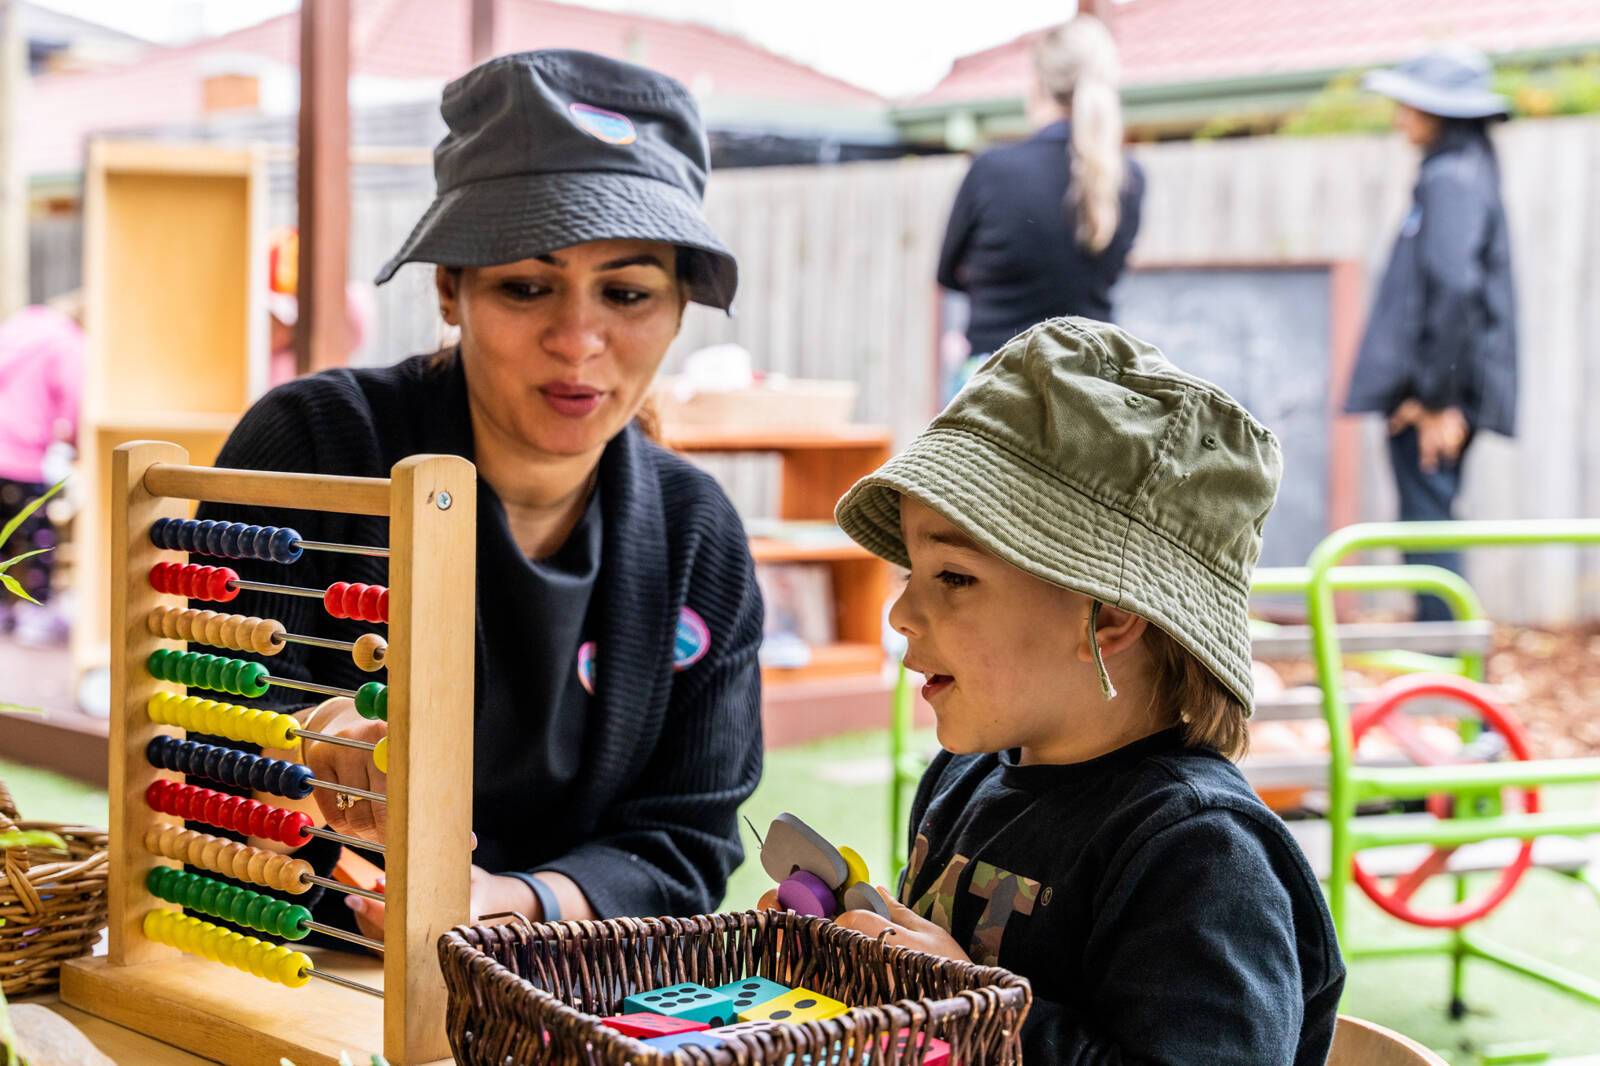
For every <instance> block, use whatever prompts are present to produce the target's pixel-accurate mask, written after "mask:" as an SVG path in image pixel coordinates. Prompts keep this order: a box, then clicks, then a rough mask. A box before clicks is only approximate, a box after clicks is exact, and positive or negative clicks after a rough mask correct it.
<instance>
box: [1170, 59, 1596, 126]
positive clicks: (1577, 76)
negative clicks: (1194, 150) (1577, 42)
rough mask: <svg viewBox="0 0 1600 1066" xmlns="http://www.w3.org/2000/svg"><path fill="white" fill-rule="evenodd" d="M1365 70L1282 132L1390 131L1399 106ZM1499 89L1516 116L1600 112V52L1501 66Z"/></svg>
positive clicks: (1332, 86) (1333, 87)
mask: <svg viewBox="0 0 1600 1066" xmlns="http://www.w3.org/2000/svg"><path fill="white" fill-rule="evenodd" d="M1363 73H1364V72H1363V71H1350V72H1347V73H1344V74H1341V75H1339V76H1338V77H1336V78H1334V79H1333V80H1332V81H1330V82H1329V83H1328V84H1327V86H1326V87H1325V88H1324V89H1323V90H1322V91H1321V92H1319V93H1318V94H1317V95H1316V96H1313V97H1312V98H1311V99H1310V100H1308V101H1307V102H1306V105H1305V106H1304V107H1302V108H1300V109H1299V110H1297V111H1294V112H1291V113H1290V115H1289V117H1288V118H1287V119H1285V120H1284V123H1283V125H1282V126H1280V127H1279V129H1278V132H1279V133H1281V134H1283V135H1285V136H1288V137H1316V136H1324V135H1329V134H1345V133H1381V132H1383V131H1384V130H1387V129H1388V128H1389V125H1390V122H1391V120H1392V118H1393V115H1394V104H1393V103H1392V102H1390V101H1389V100H1387V99H1385V98H1384V97H1381V96H1379V95H1377V94H1376V93H1371V92H1367V91H1365V90H1363V89H1362V88H1361V75H1362V74H1363ZM1494 91H1495V92H1497V93H1500V94H1501V95H1502V96H1504V97H1506V98H1507V99H1508V100H1510V101H1511V117H1512V118H1545V117H1548V116H1552V115H1589V114H1594V113H1596V112H1600V53H1597V54H1595V55H1588V56H1584V57H1583V58H1581V59H1573V60H1567V61H1564V62H1561V63H1553V64H1551V65H1549V66H1542V67H1529V66H1523V65H1507V66H1502V67H1497V68H1496V69H1495V72H1494ZM1227 121H1228V120H1227V119H1213V120H1212V122H1211V123H1208V124H1207V126H1206V127H1205V128H1204V129H1202V130H1201V131H1200V132H1199V133H1197V134H1196V137H1206V136H1207V131H1208V130H1210V129H1211V127H1212V126H1213V125H1217V124H1219V123H1221V124H1224V128H1225V124H1226V123H1227ZM1217 135H1218V134H1216V133H1212V134H1210V136H1217Z"/></svg>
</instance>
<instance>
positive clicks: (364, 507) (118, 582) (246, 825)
mask: <svg viewBox="0 0 1600 1066" xmlns="http://www.w3.org/2000/svg"><path fill="white" fill-rule="evenodd" d="M187 463H188V453H187V452H186V451H185V450H184V449H182V448H180V447H178V446H177V445H174V444H166V443H159V442H150V441H142V442H137V443H132V444H125V445H123V446H121V447H119V448H118V449H117V450H116V452H115V455H114V457H113V462H112V502H113V518H114V521H113V526H112V545H111V551H112V554H111V574H112V590H111V591H112V607H111V625H112V630H111V632H112V660H111V685H112V703H111V747H110V793H111V869H110V883H109V897H110V930H109V947H108V952H107V954H106V955H105V956H104V957H97V958H92V959H80V960H75V961H73V962H69V963H67V964H66V965H65V966H63V967H62V975H61V998H62V999H63V1000H64V1001H65V1002H67V1003H69V1004H71V1005H72V1006H74V1007H77V1008H79V1009H81V1010H85V1011H88V1012H89V1013H91V1014H96V1015H99V1016H101V1017H103V1018H106V1019H108V1020H110V1021H113V1022H116V1023H118V1024H121V1025H124V1026H127V1027H128V1028H131V1029H135V1030H137V1031H139V1032H142V1033H145V1034H147V1035H149V1036H152V1037H154V1038H156V1039H158V1040H162V1041H165V1042H167V1043H170V1044H174V1045H176V1046H178V1047H182V1048H185V1049H187V1050H189V1051H192V1052H195V1053H196V1054H199V1055H202V1056H204V1057H206V1058H213V1059H217V1060H219V1061H222V1062H225V1063H228V1064H230V1066H256V1064H268V1066H276V1064H277V1062H278V1060H279V1058H280V1057H286V1058H288V1059H290V1060H291V1061H293V1062H294V1063H295V1064H296V1066H324V1064H325V1066H334V1064H337V1063H338V1061H339V1055H340V1053H341V1051H350V1052H352V1053H357V1054H363V1053H370V1052H373V1051H377V1050H379V1049H380V1048H381V1050H382V1052H383V1054H384V1056H385V1057H386V1058H387V1059H388V1060H389V1062H390V1063H391V1064H393V1066H419V1064H422V1063H428V1062H432V1061H435V1060H440V1059H448V1057H449V1045H448V1042H447V1040H446V1036H445V1024H444V1023H445V998H446V997H445V987H444V980H443V977H442V975H441V974H440V970H439V962H438V954H437V946H436V942H437V941H438V939H439V936H440V935H441V934H442V933H444V932H445V931H446V930H448V929H450V928H451V927H452V926H455V925H458V924H460V923H462V922H464V921H466V920H467V918H468V905H469V902H468V901H469V885H470V874H469V869H470V863H471V814H472V801H471V782H472V706H473V699H472V686H473V663H474V658H473V634H474V613H473V602H474V594H475V589H476V582H475V572H474V556H475V546H476V515H477V482H476V475H475V472H474V470H473V467H472V464H471V463H469V462H467V461H466V460H465V459H462V458H460V457H457V456H412V457H411V458H408V459H405V460H403V461H401V462H400V463H399V464H397V465H396V466H395V467H394V469H393V470H392V472H391V476H390V477H389V478H386V479H385V478H353V477H321V476H313V475H303V474H283V473H266V472H255V471H244V470H224V469H211V468H205V467H193V466H189V465H187ZM192 500H205V501H212V502H216V503H229V504H242V505H251V506H259V507H279V508H294V509H299V510H325V511H339V512H344V513H348V514H359V515H373V516H379V517H386V518H388V520H389V548H388V549H387V550H386V551H385V550H382V549H378V548H374V547H362V546H352V545H337V544H321V543H312V542H303V541H299V540H298V534H295V533H294V532H293V530H281V531H280V530H277V529H276V528H275V527H267V528H266V529H265V530H263V529H261V528H260V527H244V526H240V525H238V524H229V523H206V524H201V523H193V522H190V521H188V520H186V519H184V517H183V515H184V513H185V512H186V511H187V508H188V504H187V503H186V501H192ZM162 519H165V520H166V521H165V522H163V521H161V520H162ZM202 525H203V526H204V529H203V530H202V529H201V526H202ZM197 530H198V531H200V532H199V533H198V534H197ZM177 548H185V549H189V550H196V551H202V552H205V553H207V554H211V555H222V556H224V557H232V558H247V557H248V558H263V559H272V560H274V561H279V562H284V561H287V560H288V557H289V556H291V555H292V556H295V557H297V556H298V553H299V551H300V550H303V549H313V550H315V549H322V550H329V551H336V552H337V551H344V552H352V553H356V554H365V555H385V554H386V555H387V556H388V560H389V587H388V589H387V590H384V589H382V588H380V587H379V586H345V585H344V584H343V583H339V584H336V585H334V586H332V587H330V588H329V589H326V590H308V589H293V588H288V587H283V586H261V585H258V584H253V583H251V582H247V581H243V580H241V579H239V577H238V576H237V574H235V573H234V572H233V571H232V570H231V569H229V568H226V567H203V568H202V567H198V566H186V565H183V564H179V563H174V562H173V561H172V556H171V555H170V554H164V553H165V552H167V551H170V550H172V549H177ZM216 561H218V562H222V561H225V559H222V560H216ZM239 588H264V589H265V590H266V591H272V592H280V593H287V594H301V595H306V594H310V595H318V596H320V597H322V598H323V599H324V603H325V605H326V606H327V608H328V610H329V611H330V612H331V613H334V614H335V615H336V616H338V617H354V618H357V619H363V620H366V621H371V622H381V621H387V623H388V627H389V635H388V640H387V641H386V642H385V641H384V640H383V639H382V638H381V637H378V636H376V635H372V638H371V639H367V638H363V639H361V640H359V641H355V642H352V643H350V644H348V645H344V644H338V643H337V642H330V641H326V640H323V639H322V638H310V637H307V638H301V637H296V636H295V635H293V634H287V633H285V632H284V631H283V627H282V626H281V625H277V624H276V623H272V622H271V621H270V620H263V619H259V618H237V617H236V616H235V617H231V618H230V617H228V616H225V615H223V616H222V617H220V618H219V617H217V616H215V615H213V613H212V612H200V611H193V612H191V611H188V610H187V604H183V603H180V602H177V601H174V600H173V599H170V598H167V597H170V596H173V595H182V596H195V597H197V598H201V599H213V600H226V599H230V598H231V597H232V595H235V594H236V593H237V589H239ZM341 612H342V613H341ZM173 639H195V640H197V641H199V640H205V641H206V642H207V643H211V644H213V645H214V646H215V647H217V648H221V649H227V648H234V649H237V650H255V651H268V650H270V649H274V648H280V647H281V646H282V644H283V643H285V642H293V641H297V640H299V641H303V642H305V643H312V644H320V645H321V646H336V647H343V648H346V649H347V650H349V651H350V652H351V654H352V656H353V657H354V658H355V660H356V662H357V664H358V665H360V666H362V668H363V669H375V668H377V667H379V666H381V667H383V668H385V669H387V671H388V674H387V677H388V684H387V686H384V685H382V684H380V683H378V682H373V683H370V684H367V685H363V686H362V687H361V689H360V690H359V693H346V692H345V691H344V690H340V689H334V688H330V687H328V686H322V685H318V684H315V683H307V682H300V681H291V680H289V679H277V678H272V677H271V674H270V668H264V667H263V666H262V665H261V664H260V663H255V662H247V661H244V660H239V659H228V658H226V657H225V656H208V655H197V654H193V653H187V652H183V651H178V650H172V648H171V644H170V641H171V640H173ZM269 661H270V660H269ZM235 664H237V665H235ZM164 682H166V683H164ZM172 682H176V683H178V684H197V685H203V686H204V687H206V688H209V689H212V690H217V691H220V692H225V693H232V694H234V695H243V696H251V695H260V694H261V693H262V692H264V691H265V690H266V688H267V687H268V686H269V685H283V686H285V687H289V688H296V689H302V690H306V691H310V692H315V693H318V694H319V695H326V694H334V695H352V696H356V698H357V704H358V707H359V708H360V709H361V711H362V713H363V714H365V715H367V716H368V717H383V716H384V715H385V713H386V714H387V718H388V735H387V737H386V738H385V740H384V741H381V742H380V745H381V747H380V748H379V749H378V750H375V751H374V752H373V755H374V756H375V761H377V762H378V765H379V767H380V768H381V769H384V770H386V771H387V773H388V779H387V794H386V795H383V796H379V795H377V794H375V793H366V792H364V791H362V790H352V789H350V788H348V787H345V786H339V785H336V784H333V783H330V782H316V781H314V780H312V779H311V778H310V773H309V771H308V770H307V768H305V767H304V766H301V765H299V764H297V763H290V762H287V761H286V760H274V759H264V758H260V757H256V756H251V755H247V754H245V753H241V752H237V751H234V750H232V749H226V748H221V747H220V746H218V747H212V746H208V745H198V744H193V743H190V742H188V741H185V740H181V739H179V738H178V737H177V736H176V733H177V729H176V728H175V727H177V726H180V725H188V726H190V727H194V728H195V729H196V731H197V732H204V733H212V734H216V735H222V736H228V737H231V738H232V739H234V740H238V741H252V742H257V743H265V744H266V745H267V746H290V745H289V744H287V743H284V742H286V741H290V742H298V741H299V740H300V739H301V738H303V737H304V738H310V739H313V740H315V739H318V738H319V735H318V734H314V733H309V732H306V731H304V730H301V729H299V728H298V723H297V722H295V720H294V719H292V718H288V717H287V716H284V715H277V714H273V713H271V712H268V711H252V710H249V709H246V708H240V707H238V706H236V705H234V704H232V703H229V702H226V698H224V700H219V701H214V700H209V699H201V698H196V697H188V696H183V695H179V694H178V693H176V692H174V691H173V685H172V684H171V683H172ZM307 702H308V703H309V702H311V701H310V700H308V701H307ZM413 725H415V726H417V727H418V728H417V730H416V731H414V730H413V728H412V727H413ZM160 738H165V739H160ZM344 743H346V744H347V745H353V746H358V747H359V746H363V745H361V744H360V743H359V742H356V741H350V740H345V741H344ZM201 749H205V750H201ZM175 769H182V770H186V771H189V772H196V773H200V774H201V775H202V776H206V777H209V778H211V779H213V780H216V781H220V782H223V783H226V784H233V785H242V786H248V787H251V788H254V789H257V790H258V791H269V792H275V793H277V794H280V795H288V796H291V797H292V796H296V795H299V796H303V795H304V794H305V793H306V792H309V790H310V788H311V787H328V788H334V789H335V790H336V791H342V792H345V793H351V794H354V795H356V796H359V797H361V798H364V799H369V800H370V801H372V802H377V801H378V800H380V799H381V800H383V801H386V802H387V804H388V829H387V836H386V838H385V843H384V845H383V846H382V847H381V848H379V847H373V846H371V845H367V846H368V847H369V848H370V849H371V850H375V851H376V850H381V851H382V852H383V853H384V865H385V880H386V884H385V887H384V894H383V896H382V897H381V898H382V899H383V900H384V902H385V903H386V905H387V911H386V919H385V940H386V944H385V945H383V946H384V947H385V948H386V949H387V950H385V952H384V956H383V962H382V967H381V974H380V973H379V972H378V965H377V963H376V961H375V960H372V959H371V958H370V957H366V958H355V957H352V956H348V955H346V954H345V953H342V952H332V951H312V952H310V953H302V952H298V951H295V950H293V949H292V947H290V946H287V945H282V944H279V943H277V941H279V940H281V939H283V938H285V937H289V938H291V939H292V938H294V937H295V936H296V935H298V936H304V935H305V933H306V931H307V930H309V929H315V930H317V931H324V932H326V931H328V930H327V929H326V927H323V926H319V925H316V923H313V922H310V920H309V913H307V912H305V911H304V909H303V908H298V907H296V906H295V905H294V904H293V903H292V902H291V900H290V899H279V898H277V897H274V896H271V895H270V890H279V891H287V892H289V893H295V892H299V891H304V890H305V888H307V887H309V886H310V884H311V883H313V882H315V883H316V884H321V885H324V886H327V887H331V888H335V889H339V890H342V891H346V892H349V891H356V892H360V891H361V890H359V889H352V888H348V887H345V886H343V885H340V884H338V883H336V882H330V881H326V880H324V879H321V878H316V877H314V876H313V875H312V874H311V873H310V870H309V867H308V866H307V864H305V863H304V862H301V861H299V860H295V859H294V858H293V857H292V856H283V855H280V854H277V853H274V852H272V851H270V850H267V849H261V848H255V847H252V846H250V845H240V844H236V843H230V842H226V841H219V840H217V839H216V838H215V837H210V836H209V835H207V834H203V833H196V832H191V831H189V830H185V829H180V828H178V827H177V826H176V825H175V824H174V823H173V822H172V821H171V820H170V819H167V818H163V817H162V816H161V814H159V813H157V812H158V811H161V812H164V813H166V814H176V815H179V816H180V817H185V818H190V819H192V820H197V821H204V822H206V823H207V824H210V825H215V826H222V827H224V828H231V829H239V830H243V831H246V832H248V834H249V835H250V836H254V837H266V838H268V839H276V840H279V841H281V842H283V843H286V844H292V843H304V842H305V840H306V839H307V838H308V835H322V836H332V837H334V838H335V839H339V840H340V841H341V842H342V843H347V844H352V845H354V844H357V843H358V842H356V841H354V840H351V839H350V838H344V837H340V836H339V835H338V834H331V833H330V832H329V831H328V830H326V829H312V828H308V827H307V826H306V821H307V819H306V817H305V816H304V815H303V814H299V813H298V812H295V813H286V812H284V811H283V810H282V809H281V808H276V807H273V806H272V805H271V804H264V803H258V802H256V801H252V800H248V799H243V798H239V797H229V796H223V794H222V793H218V792H215V791H211V790H207V789H198V788H195V787H194V786H190V785H184V784H181V783H180V781H181V779H180V778H178V776H177V774H175V773H174V772H173V770H175ZM261 786H269V787H266V788H262V787H261ZM218 797H221V798H218ZM180 860H182V861H180ZM183 861H187V862H189V863H191V864H193V865H197V866H203V867H204V868H206V869H207V870H209V871H211V872H214V873H217V874H221V875H223V876H229V877H237V878H239V879H240V880H243V881H248V882H253V885H254V887H255V889H259V890H260V891H254V890H246V889H243V888H240V887H238V886H229V885H226V884H222V883H220V882H215V881H213V880H212V879H209V878H205V877H202V876H199V875H195V874H186V873H183V872H181V866H182V862H183ZM173 867H178V868H179V869H172V872H171V873H165V872H160V871H161V870H162V869H163V868H165V869H171V868H173ZM152 871H157V872H155V873H152ZM369 894H370V893H369ZM291 899H292V897H291ZM173 901H179V902H182V903H184V904H186V905H187V906H188V908H189V910H191V911H195V912H196V914H192V915H187V916H186V915H184V914H183V913H180V912H178V911H175V910H172V909H170V908H169V907H168V904H169V903H171V902H173ZM202 915H203V916H207V917H211V918H215V917H222V918H225V919H228V920H231V921H234V922H236V923H238V924H242V925H246V926H249V927H252V928H255V929H257V930H260V931H262V932H264V933H266V934H268V935H269V936H270V939H269V940H257V939H256V938H254V937H249V938H247V937H244V936H243V935H241V934H239V933H236V932H230V931H228V930H227V929H225V928H223V927H221V926H217V925H215V924H214V923H213V922H210V921H202V920H201V917H200V916H202ZM344 938H345V939H359V938H353V937H352V936H351V935H350V934H348V933H347V934H344ZM221 963H227V965H221ZM230 967H232V968H230ZM241 971H245V972H241ZM319 978H320V979H319ZM373 996H381V997H382V1006H381V1010H380V1009H379V1005H378V1004H377V1003H376V1002H374V999H373V998H372V997H373Z"/></svg>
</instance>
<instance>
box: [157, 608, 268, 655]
mask: <svg viewBox="0 0 1600 1066" xmlns="http://www.w3.org/2000/svg"><path fill="white" fill-rule="evenodd" d="M145 625H146V626H147V627H148V628H149V630H150V632H151V633H152V634H154V635H155V636H158V637H166V638H167V639H168V640H192V641H196V642H198V643H200V644H209V645H211V646H212V647H213V648H228V649H231V650H233V651H253V652H255V653H256V654H257V655H276V654H278V653H279V652H280V651H282V650H283V648H284V640H283V634H284V628H283V623H282V622H279V621H278V620H276V619H274V618H257V617H255V616H254V615H242V614H224V613H222V612H221V611H198V610H195V609H193V608H191V607H157V608H155V609H153V610H152V611H151V612H150V614H149V615H148V616H147V617H146V618H145Z"/></svg>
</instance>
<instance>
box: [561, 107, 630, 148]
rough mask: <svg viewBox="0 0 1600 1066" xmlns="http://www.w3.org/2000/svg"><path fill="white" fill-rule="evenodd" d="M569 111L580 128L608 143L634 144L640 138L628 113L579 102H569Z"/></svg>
mask: <svg viewBox="0 0 1600 1066" xmlns="http://www.w3.org/2000/svg"><path fill="white" fill-rule="evenodd" d="M567 113H568V114H570V115H571V116H572V121H573V123H574V124H576V125H577V127H578V128H579V129H580V130H582V131H583V132H585V133H587V134H588V135H589V136H591V137H593V138H595V139H596V140H601V141H605V142H606V143H607V144H632V143H633V142H634V141H635V140H636V139H637V138H638V133H637V131H635V130H634V128H633V120H632V119H630V118H629V117H628V116H627V115H619V114H617V113H616V112H615V111H607V110H606V109H605V108H603V107H595V106H594V105H593V104H579V103H572V104H568V105H567Z"/></svg>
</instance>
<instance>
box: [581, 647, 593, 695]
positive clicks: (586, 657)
mask: <svg viewBox="0 0 1600 1066" xmlns="http://www.w3.org/2000/svg"><path fill="white" fill-rule="evenodd" d="M594 653H595V643H594V641H592V640H586V641H584V642H583V644H582V645H581V646H580V647H579V648H578V684H580V685H582V686H583V691H585V692H587V693H588V694H589V695H591V696H593V695H594Z"/></svg>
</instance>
